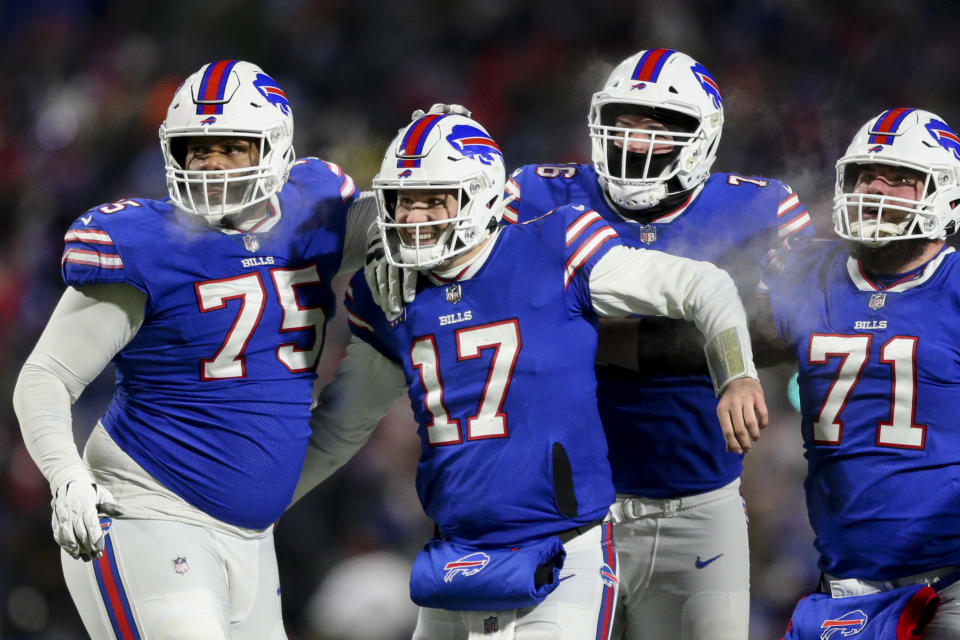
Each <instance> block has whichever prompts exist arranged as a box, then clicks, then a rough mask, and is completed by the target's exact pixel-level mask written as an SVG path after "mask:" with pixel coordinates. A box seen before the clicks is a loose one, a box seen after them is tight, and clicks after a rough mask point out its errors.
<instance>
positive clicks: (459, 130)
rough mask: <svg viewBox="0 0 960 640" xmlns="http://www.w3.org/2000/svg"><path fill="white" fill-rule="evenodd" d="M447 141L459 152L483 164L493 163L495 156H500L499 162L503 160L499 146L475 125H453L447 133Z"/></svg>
mask: <svg viewBox="0 0 960 640" xmlns="http://www.w3.org/2000/svg"><path fill="white" fill-rule="evenodd" d="M447 142H449V143H450V146H452V147H453V148H454V149H456V150H457V151H459V152H460V153H461V154H463V155H465V156H467V157H468V158H473V159H474V160H479V161H480V162H482V163H483V164H493V163H494V161H495V160H496V156H500V162H503V152H502V151H501V150H500V147H499V146H498V145H497V143H496V142H494V141H493V139H492V138H491V137H490V136H488V135H487V134H486V132H484V131H483V130H482V129H478V128H477V127H473V126H470V125H468V124H457V125H454V126H453V129H451V131H450V133H449V134H448V135H447Z"/></svg>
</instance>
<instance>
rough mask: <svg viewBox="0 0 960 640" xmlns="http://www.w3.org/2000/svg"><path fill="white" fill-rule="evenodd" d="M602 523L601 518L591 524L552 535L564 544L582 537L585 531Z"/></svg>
mask: <svg viewBox="0 0 960 640" xmlns="http://www.w3.org/2000/svg"><path fill="white" fill-rule="evenodd" d="M602 522H603V518H598V519H596V520H594V521H593V522H588V523H587V524H582V525H580V526H579V527H574V528H572V529H566V530H565V531H561V532H560V533H555V534H554V535H555V536H557V537H558V538H560V542H562V543H564V544H566V543H568V542H570V541H571V540H573V539H574V538H576V537H577V536H579V535H583V534H584V533H586V532H587V531H590V529H593V528H594V527H598V526H600V524H601V523H602Z"/></svg>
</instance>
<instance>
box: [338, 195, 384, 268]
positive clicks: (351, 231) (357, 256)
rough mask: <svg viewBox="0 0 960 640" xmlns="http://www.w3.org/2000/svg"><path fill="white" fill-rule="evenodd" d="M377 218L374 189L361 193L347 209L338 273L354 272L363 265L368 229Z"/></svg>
mask: <svg viewBox="0 0 960 640" xmlns="http://www.w3.org/2000/svg"><path fill="white" fill-rule="evenodd" d="M376 219H377V199H376V197H375V196H374V193H373V192H372V191H364V192H363V193H361V194H360V195H359V196H358V197H357V199H356V200H354V201H353V204H351V205H350V209H349V210H348V211H347V226H346V231H345V233H344V238H343V260H341V262H340V269H339V271H338V272H337V275H341V274H344V273H353V272H354V271H356V270H357V269H359V268H361V267H362V266H363V260H364V255H365V254H366V251H367V229H369V227H370V225H371V224H373V223H374V222H375V221H376Z"/></svg>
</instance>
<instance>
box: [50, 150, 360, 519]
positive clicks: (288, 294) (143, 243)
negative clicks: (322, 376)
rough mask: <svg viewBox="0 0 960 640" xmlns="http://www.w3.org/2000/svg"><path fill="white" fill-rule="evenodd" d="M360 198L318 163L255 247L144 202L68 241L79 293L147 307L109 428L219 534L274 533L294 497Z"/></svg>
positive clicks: (286, 191) (68, 262) (89, 216)
mask: <svg viewBox="0 0 960 640" xmlns="http://www.w3.org/2000/svg"><path fill="white" fill-rule="evenodd" d="M354 194H355V187H354V185H353V181H352V180H351V179H350V177H349V176H346V175H344V174H343V173H342V171H340V169H339V167H336V165H330V164H328V163H325V162H323V161H320V160H317V159H315V158H313V159H308V160H301V161H298V162H297V163H296V164H295V165H294V166H293V167H292V169H291V171H290V178H289V180H288V181H287V183H286V184H285V185H284V187H283V189H282V190H281V191H280V192H279V194H278V199H277V201H276V202H271V203H270V207H269V215H268V216H267V217H266V218H265V219H264V220H263V221H262V222H260V223H258V225H257V227H256V228H254V229H253V230H251V231H250V232H246V233H243V234H241V233H225V232H223V231H221V230H219V229H214V228H211V227H209V226H206V225H205V224H204V223H202V222H201V221H200V220H198V219H197V218H195V217H193V216H191V215H189V214H186V213H183V212H181V211H178V210H177V209H176V208H175V207H174V206H172V205H171V204H170V203H169V202H167V201H155V200H145V199H131V200H124V201H121V202H119V203H114V204H110V205H105V206H103V207H99V208H97V209H91V210H90V211H88V212H87V213H86V214H85V215H83V216H81V217H80V218H79V219H78V220H77V221H76V222H74V224H73V225H72V226H71V227H70V229H69V231H68V232H67V235H66V238H65V240H66V248H65V250H64V254H63V259H62V271H63V278H64V281H65V282H66V283H67V284H68V285H70V286H74V287H83V286H85V285H96V284H110V283H121V284H126V285H129V286H133V287H136V288H137V289H140V290H141V291H143V292H144V293H145V294H146V308H145V310H144V320H143V324H142V326H141V327H140V329H139V331H138V332H137V334H136V335H135V336H134V337H133V339H132V340H131V341H130V343H129V344H127V345H126V346H125V347H123V349H122V350H121V351H120V352H119V353H118V354H117V355H116V356H115V357H114V363H115V364H116V371H117V379H116V392H115V394H114V397H113V400H112V402H111V403H110V406H109V407H108V409H107V412H106V413H105V414H104V416H103V419H102V422H103V425H104V427H105V428H106V430H107V432H108V433H109V434H110V436H111V437H112V438H113V440H114V441H115V442H116V443H117V444H118V445H119V446H120V448H121V449H123V450H124V451H125V452H126V453H127V454H128V455H130V456H131V457H132V458H133V459H134V460H136V461H137V463H138V464H140V466H142V467H143V468H144V469H145V470H146V471H148V472H149V473H150V474H151V475H152V476H153V477H154V478H156V479H157V480H159V481H160V482H161V483H162V484H163V485H164V486H166V487H167V488H168V489H170V490H171V491H173V492H174V493H176V494H177V495H179V496H180V497H182V498H183V499H184V500H186V501H187V502H188V503H190V504H192V505H193V506H195V507H197V508H199V509H201V510H203V511H204V512H206V513H207V514H209V515H211V516H213V517H215V518H218V519H219V520H221V521H223V522H227V523H229V524H233V525H237V526H241V527H247V528H250V529H258V530H259V529H264V528H266V527H267V526H269V525H270V524H272V523H273V522H274V521H275V520H276V519H277V518H278V517H279V516H280V515H281V514H282V513H283V511H284V508H285V507H286V506H287V504H288V503H289V501H290V497H291V496H292V494H293V488H294V486H295V485H296V482H297V477H298V476H299V473H300V468H301V466H302V464H303V457H304V454H305V452H306V442H307V437H308V435H309V432H310V430H309V427H308V420H309V418H310V404H311V391H312V388H313V381H314V378H315V377H316V374H315V373H314V366H315V364H316V360H317V357H318V355H319V354H320V349H321V347H322V345H323V335H324V327H325V325H326V321H327V319H328V318H329V317H330V316H331V315H332V314H333V312H334V310H335V308H336V307H335V303H336V296H335V294H334V293H333V291H332V289H331V288H330V281H331V279H332V278H333V277H334V275H336V273H337V271H338V269H339V268H340V263H341V260H342V254H343V241H344V233H345V226H346V212H347V208H348V206H349V205H350V203H351V202H352V201H353V199H354Z"/></svg>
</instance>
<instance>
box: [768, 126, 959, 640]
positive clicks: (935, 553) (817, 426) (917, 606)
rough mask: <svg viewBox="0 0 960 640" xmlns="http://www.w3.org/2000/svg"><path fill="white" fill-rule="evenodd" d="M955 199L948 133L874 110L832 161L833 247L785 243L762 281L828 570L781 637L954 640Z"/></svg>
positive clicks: (952, 138) (954, 157) (954, 156)
mask: <svg viewBox="0 0 960 640" xmlns="http://www.w3.org/2000/svg"><path fill="white" fill-rule="evenodd" d="M958 202H960V138H958V136H957V134H956V133H955V132H954V131H953V130H952V129H951V128H950V127H949V126H948V125H947V124H946V122H944V120H943V119H942V118H940V117H939V116H937V115H935V114H933V113H930V112H928V111H923V110H920V109H908V108H899V109H890V110H888V111H884V112H883V113H881V114H879V115H877V116H875V117H873V118H871V119H870V120H869V121H868V122H867V123H866V124H864V125H863V126H862V127H861V128H860V130H859V131H858V132H857V134H856V136H855V137H854V138H853V141H852V143H851V144H850V146H849V148H848V149H847V151H846V154H845V155H844V156H843V157H842V158H840V161H839V162H837V171H836V195H835V200H834V210H833V221H834V231H835V232H836V234H837V235H838V236H839V237H840V238H842V239H843V240H844V241H843V242H841V241H836V240H832V241H821V242H812V243H806V244H804V245H802V246H800V245H798V246H795V247H794V251H793V252H792V254H793V255H791V256H790V257H789V258H788V259H787V260H786V263H785V264H786V266H785V269H784V271H783V273H782V274H781V275H779V276H774V277H768V280H767V281H768V283H769V284H770V288H771V302H772V305H773V311H774V317H775V320H776V324H777V328H778V330H779V332H780V334H781V336H782V337H783V339H784V340H785V341H786V342H787V343H788V344H789V346H790V348H791V349H793V351H794V352H795V353H796V356H797V358H798V360H799V378H798V382H799V391H800V403H801V409H802V433H803V442H804V449H805V451H806V453H805V456H806V458H807V478H806V482H805V488H806V497H807V510H808V514H809V518H810V523H811V525H812V526H813V530H814V533H815V534H816V541H815V546H816V548H817V551H818V552H819V554H820V560H819V566H820V569H821V571H822V572H823V577H822V581H821V584H820V589H819V590H818V591H817V592H816V593H814V594H812V595H810V596H808V597H807V598H804V599H803V600H801V601H800V603H798V605H797V608H796V610H795V611H794V614H793V619H792V623H791V628H790V630H789V631H788V633H787V636H786V637H787V638H796V639H800V638H825V637H827V635H829V633H828V631H829V630H830V629H840V630H843V633H844V634H845V635H851V634H852V633H861V631H862V632H864V633H863V637H869V638H908V637H909V638H920V637H923V638H925V639H926V640H947V639H948V638H957V637H960V599H958V596H960V584H958V583H957V579H958V578H960V533H958V532H960V491H958V486H960V440H958V438H957V430H956V425H955V422H954V419H953V415H954V413H953V412H954V411H955V406H956V399H957V397H958V394H960V344H958V342H957V340H956V333H955V331H956V328H955V327H956V324H955V323H956V321H957V319H958V315H960V262H958V256H957V253H956V252H955V251H954V250H953V248H951V247H948V246H947V244H946V241H945V237H946V236H947V235H948V234H952V233H954V232H955V231H956V230H957V212H958V210H957V209H956V208H955V207H956V205H957V203H958ZM798 300H802V301H803V304H797V301H798ZM938 601H941V605H940V609H939V611H938V612H937V613H936V616H935V617H933V619H932V622H931V621H930V617H931V616H932V615H933V613H934V611H936V607H937V602H938ZM928 622H929V625H927V626H926V631H925V634H924V625H926V624H927V623H928ZM837 637H839V635H838V636H837Z"/></svg>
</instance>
